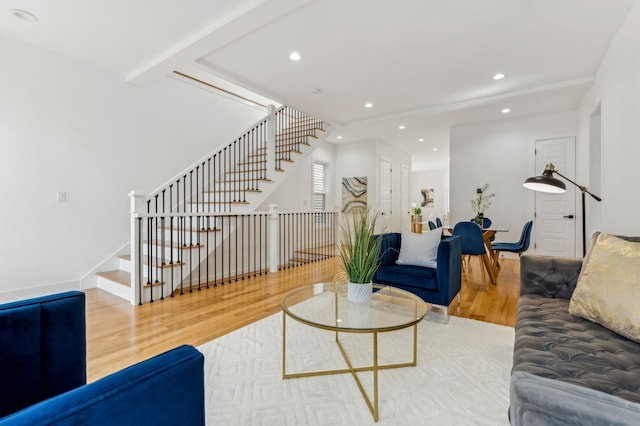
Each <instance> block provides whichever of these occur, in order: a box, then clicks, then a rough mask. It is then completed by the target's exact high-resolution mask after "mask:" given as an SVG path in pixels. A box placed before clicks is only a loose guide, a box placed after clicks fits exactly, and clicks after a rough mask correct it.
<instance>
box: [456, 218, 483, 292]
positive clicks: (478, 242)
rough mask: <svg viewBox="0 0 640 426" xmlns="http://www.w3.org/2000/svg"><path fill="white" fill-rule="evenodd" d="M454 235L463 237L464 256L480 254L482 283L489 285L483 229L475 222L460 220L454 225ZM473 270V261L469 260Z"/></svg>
mask: <svg viewBox="0 0 640 426" xmlns="http://www.w3.org/2000/svg"><path fill="white" fill-rule="evenodd" d="M452 235H459V236H460V237H461V239H462V256H463V257H464V256H478V260H479V261H480V271H481V272H482V283H483V284H484V286H485V288H486V287H487V278H486V277H485V273H484V264H483V262H482V256H483V255H484V254H485V253H486V247H485V246H484V238H483V237H482V229H480V227H479V226H478V225H477V224H476V223H474V222H458V223H456V225H455V226H454V227H453V233H452ZM467 263H468V266H469V271H470V272H471V262H470V261H469V262H467Z"/></svg>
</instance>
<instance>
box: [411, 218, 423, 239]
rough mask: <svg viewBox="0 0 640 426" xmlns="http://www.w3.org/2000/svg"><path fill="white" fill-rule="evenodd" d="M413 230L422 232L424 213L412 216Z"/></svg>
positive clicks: (418, 232)
mask: <svg viewBox="0 0 640 426" xmlns="http://www.w3.org/2000/svg"><path fill="white" fill-rule="evenodd" d="M411 232H415V233H417V234H422V215H421V214H414V215H412V216H411Z"/></svg>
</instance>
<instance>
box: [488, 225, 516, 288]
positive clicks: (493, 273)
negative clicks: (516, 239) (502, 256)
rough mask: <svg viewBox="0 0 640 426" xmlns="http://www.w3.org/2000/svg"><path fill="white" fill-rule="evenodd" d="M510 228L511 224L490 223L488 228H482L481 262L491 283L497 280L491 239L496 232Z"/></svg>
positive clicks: (494, 254) (506, 230)
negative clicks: (482, 251) (483, 249)
mask: <svg viewBox="0 0 640 426" xmlns="http://www.w3.org/2000/svg"><path fill="white" fill-rule="evenodd" d="M510 229H511V225H501V224H497V225H494V224H491V226H489V227H488V228H482V239H483V240H484V246H485V248H486V251H485V253H484V254H483V255H482V263H483V264H484V267H485V269H486V271H487V274H488V275H489V279H490V280H491V283H492V284H496V282H497V280H498V279H497V271H496V269H497V268H496V253H495V252H494V251H493V249H492V247H491V240H492V238H493V237H495V235H496V233H497V232H508V231H509V230H510Z"/></svg>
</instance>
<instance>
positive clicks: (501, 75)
mask: <svg viewBox="0 0 640 426" xmlns="http://www.w3.org/2000/svg"><path fill="white" fill-rule="evenodd" d="M503 78H504V74H501V73H498V74H496V75H494V76H493V79H494V80H502V79H503Z"/></svg>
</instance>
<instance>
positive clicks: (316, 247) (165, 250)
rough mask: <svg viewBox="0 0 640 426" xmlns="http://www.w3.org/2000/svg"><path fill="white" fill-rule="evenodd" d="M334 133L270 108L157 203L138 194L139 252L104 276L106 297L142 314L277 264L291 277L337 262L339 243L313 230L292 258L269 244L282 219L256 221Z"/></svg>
mask: <svg viewBox="0 0 640 426" xmlns="http://www.w3.org/2000/svg"><path fill="white" fill-rule="evenodd" d="M324 126H325V124H324V123H323V122H321V121H320V120H317V119H315V118H313V117H311V116H309V115H306V114H304V113H301V112H299V111H296V110H294V109H292V108H289V107H282V108H280V109H278V110H277V111H275V110H274V109H273V108H270V110H269V114H268V116H267V117H266V118H265V119H263V120H261V121H259V122H258V123H256V125H254V126H252V127H250V128H249V130H247V131H246V132H245V133H244V134H242V135H241V136H240V137H238V138H237V139H235V140H233V141H232V142H230V143H229V144H227V145H225V146H223V147H222V148H220V149H219V150H217V151H215V152H214V153H212V154H210V155H208V156H206V157H204V158H203V159H201V160H199V161H197V162H196V163H194V164H193V165H192V166H191V167H189V168H188V169H187V170H185V171H183V172H182V173H180V174H178V175H177V176H176V177H174V178H173V179H171V180H170V181H169V182H167V183H166V184H165V185H163V186H161V187H160V188H158V189H157V190H156V191H154V192H153V193H151V194H150V195H149V196H146V197H143V196H140V195H138V194H133V193H132V194H130V196H131V198H132V212H133V214H132V219H131V222H132V244H131V252H130V254H128V255H122V256H119V257H118V259H117V263H118V267H117V269H111V270H107V271H103V272H98V273H97V274H96V275H97V286H98V288H101V289H103V290H105V291H108V292H110V293H113V294H115V295H117V296H120V297H122V298H124V299H126V300H129V301H131V302H132V303H139V304H142V303H144V302H147V301H149V302H153V301H154V300H158V299H164V298H165V297H172V296H173V295H174V294H176V293H184V292H192V291H194V290H201V289H203V288H207V287H210V286H215V285H218V284H224V283H227V282H232V281H237V280H239V279H244V278H245V277H247V276H255V275H259V274H263V273H266V272H268V270H269V269H271V270H273V265H274V262H276V263H277V264H280V266H287V267H288V266H294V265H297V264H303V263H307V262H309V261H314V260H318V259H322V258H326V257H328V256H331V255H333V252H334V250H333V244H332V242H333V237H331V238H327V235H325V234H326V231H318V230H316V229H312V226H308V225H307V224H305V229H309V230H311V231H310V233H309V235H307V237H305V238H306V239H307V241H306V242H305V243H304V244H307V246H306V247H300V244H296V247H292V248H291V253H286V254H285V253H282V250H279V249H278V248H277V245H276V246H274V243H273V242H269V241H275V239H274V238H275V237H277V236H278V235H270V232H271V233H272V234H273V233H278V232H279V231H277V229H279V228H278V225H277V220H278V219H277V213H276V212H271V213H266V212H263V213H256V212H254V210H255V209H256V206H258V205H260V204H261V203H262V202H263V201H264V200H266V199H267V197H268V196H269V195H270V194H271V193H273V191H275V190H276V188H277V187H278V186H279V185H280V183H282V182H283V181H284V180H285V179H286V178H287V177H288V176H289V175H290V174H291V172H292V171H293V170H294V169H295V168H296V167H297V165H298V164H300V163H301V161H300V160H302V159H304V158H306V157H307V156H308V155H310V154H311V152H312V151H313V148H314V146H316V145H317V143H318V142H319V141H320V139H319V137H320V136H321V135H322V133H324ZM315 214H318V213H315ZM317 219H318V218H317V217H315V218H313V217H311V216H309V219H308V220H314V221H316V222H317ZM323 220H326V219H323ZM269 238H271V240H269ZM267 244H269V245H270V247H268V246H267ZM274 252H275V253H274ZM296 252H297V254H294V253H296ZM283 256H287V258H288V260H286V261H280V260H279V257H283Z"/></svg>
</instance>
